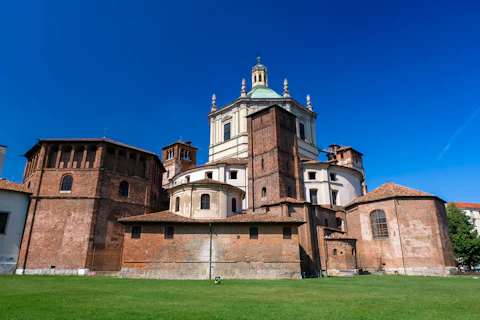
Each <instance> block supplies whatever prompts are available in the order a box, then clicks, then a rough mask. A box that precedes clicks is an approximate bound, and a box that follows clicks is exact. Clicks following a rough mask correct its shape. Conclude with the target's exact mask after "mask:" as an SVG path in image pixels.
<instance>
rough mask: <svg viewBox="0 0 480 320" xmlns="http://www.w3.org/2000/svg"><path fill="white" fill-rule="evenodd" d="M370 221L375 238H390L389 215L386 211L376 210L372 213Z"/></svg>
mask: <svg viewBox="0 0 480 320" xmlns="http://www.w3.org/2000/svg"><path fill="white" fill-rule="evenodd" d="M370 222H371V223H372V234H373V238H374V239H381V238H388V227H387V216H386V215H385V212H384V211H382V210H375V211H373V212H372V213H370Z"/></svg>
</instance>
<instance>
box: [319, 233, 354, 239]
mask: <svg viewBox="0 0 480 320" xmlns="http://www.w3.org/2000/svg"><path fill="white" fill-rule="evenodd" d="M325 239H327V240H328V239H351V240H356V238H352V237H349V236H347V235H346V234H345V233H341V232H334V233H332V234H331V235H328V236H325Z"/></svg>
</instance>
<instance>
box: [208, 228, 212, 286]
mask: <svg viewBox="0 0 480 320" xmlns="http://www.w3.org/2000/svg"><path fill="white" fill-rule="evenodd" d="M208 226H209V229H210V258H209V260H208V279H210V280H211V279H212V223H211V222H210V223H209V224H208Z"/></svg>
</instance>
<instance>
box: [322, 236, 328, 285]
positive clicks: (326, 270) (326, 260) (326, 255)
mask: <svg viewBox="0 0 480 320" xmlns="http://www.w3.org/2000/svg"><path fill="white" fill-rule="evenodd" d="M323 241H325V278H327V277H328V245H327V243H328V241H327V240H326V239H325V229H323Z"/></svg>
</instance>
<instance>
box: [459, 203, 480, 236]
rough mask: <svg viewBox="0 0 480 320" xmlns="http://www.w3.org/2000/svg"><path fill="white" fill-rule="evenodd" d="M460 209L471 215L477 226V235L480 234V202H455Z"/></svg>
mask: <svg viewBox="0 0 480 320" xmlns="http://www.w3.org/2000/svg"><path fill="white" fill-rule="evenodd" d="M454 203H455V204H456V205H457V208H458V209H461V210H463V212H465V214H466V215H467V216H469V217H470V222H471V223H472V224H473V226H474V227H475V232H476V233H477V236H480V204H479V203H470V202H454Z"/></svg>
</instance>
